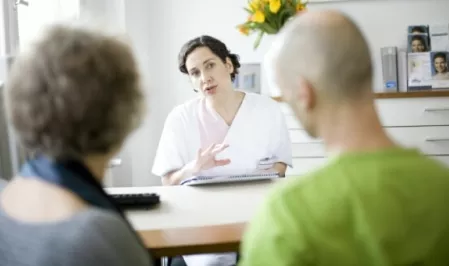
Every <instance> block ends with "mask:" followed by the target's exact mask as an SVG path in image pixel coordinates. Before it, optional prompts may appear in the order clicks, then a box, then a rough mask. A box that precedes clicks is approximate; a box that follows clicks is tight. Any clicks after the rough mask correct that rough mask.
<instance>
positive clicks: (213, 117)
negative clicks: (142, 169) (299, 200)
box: [153, 36, 292, 185]
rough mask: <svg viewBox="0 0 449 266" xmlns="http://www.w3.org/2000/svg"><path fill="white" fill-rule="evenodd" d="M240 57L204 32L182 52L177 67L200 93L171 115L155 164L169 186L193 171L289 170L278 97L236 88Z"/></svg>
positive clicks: (288, 146)
mask: <svg viewBox="0 0 449 266" xmlns="http://www.w3.org/2000/svg"><path fill="white" fill-rule="evenodd" d="M239 67H240V63H239V60H238V56H237V55H236V54H232V53H230V52H229V50H228V49H227V47H226V45H225V44H224V43H222V42H221V41H219V40H217V39H215V38H213V37H210V36H200V37H197V38H195V39H193V40H190V41H189V42H187V43H186V44H185V45H184V46H183V47H182V49H181V52H180V54H179V69H180V71H181V72H182V73H185V74H187V75H189V77H190V79H191V82H192V84H193V87H194V90H195V91H198V92H200V93H201V96H200V97H198V98H195V99H193V100H190V101H188V102H186V103H184V104H182V105H180V106H177V107H175V108H174V109H173V110H172V111H171V113H170V114H169V115H168V117H167V119H166V121H165V126H164V129H163V132H162V136H161V139H160V143H159V147H158V150H157V153H156V158H155V161H154V165H153V173H154V174H155V175H157V176H161V177H162V182H163V184H165V185H178V184H179V183H180V182H181V181H182V180H184V179H186V178H189V177H191V176H193V175H226V174H245V173H253V172H255V171H258V170H260V169H261V168H264V167H265V165H266V161H267V159H268V160H269V161H271V162H272V166H271V168H272V169H273V170H275V171H278V172H279V173H280V174H281V175H285V171H286V166H287V165H291V161H292V155H291V142H290V138H289V134H288V130H287V126H286V122H285V118H284V116H283V114H282V112H281V110H280V107H279V105H278V103H277V102H275V101H274V100H273V99H271V98H269V97H267V96H263V95H260V94H255V93H248V92H242V91H238V90H235V89H234V87H233V80H234V78H235V76H236V74H238V69H239Z"/></svg>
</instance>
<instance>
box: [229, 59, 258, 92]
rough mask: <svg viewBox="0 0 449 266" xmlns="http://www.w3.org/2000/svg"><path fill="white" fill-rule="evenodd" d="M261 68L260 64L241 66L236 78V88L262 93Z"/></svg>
mask: <svg viewBox="0 0 449 266" xmlns="http://www.w3.org/2000/svg"><path fill="white" fill-rule="evenodd" d="M260 68H261V66H260V64H259V63H252V64H241V66H240V68H239V74H237V75H236V76H235V79H234V87H235V88H236V89H238V90H242V91H247V92H253V93H261V73H260V72H261V69H260Z"/></svg>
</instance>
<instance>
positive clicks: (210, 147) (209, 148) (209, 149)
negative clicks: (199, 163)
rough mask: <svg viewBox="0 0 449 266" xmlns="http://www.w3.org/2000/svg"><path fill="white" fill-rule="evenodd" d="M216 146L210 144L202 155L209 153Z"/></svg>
mask: <svg viewBox="0 0 449 266" xmlns="http://www.w3.org/2000/svg"><path fill="white" fill-rule="evenodd" d="M216 146H217V144H211V145H210V146H209V147H207V149H205V150H204V153H210V152H212V151H213V150H214V149H215V148H216Z"/></svg>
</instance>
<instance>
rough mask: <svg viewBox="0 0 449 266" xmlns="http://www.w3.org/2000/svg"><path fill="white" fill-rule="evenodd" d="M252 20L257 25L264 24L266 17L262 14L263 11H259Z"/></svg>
mask: <svg viewBox="0 0 449 266" xmlns="http://www.w3.org/2000/svg"><path fill="white" fill-rule="evenodd" d="M251 20H252V21H254V22H257V23H263V22H264V21H265V15H264V14H263V13H262V11H260V10H257V11H256V12H255V13H254V15H253V16H252V18H251Z"/></svg>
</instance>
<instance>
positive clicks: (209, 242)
mask: <svg viewBox="0 0 449 266" xmlns="http://www.w3.org/2000/svg"><path fill="white" fill-rule="evenodd" d="M245 227H246V223H235V224H224V225H213V226H203V227H187V228H173V229H161V230H141V231H138V234H139V235H140V237H141V238H142V241H143V242H144V244H145V246H146V247H147V248H148V249H149V250H150V252H151V255H152V256H153V257H155V258H162V257H174V256H178V255H188V254H201V253H220V252H238V250H239V247H240V241H241V239H242V236H243V233H244V230H245Z"/></svg>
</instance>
